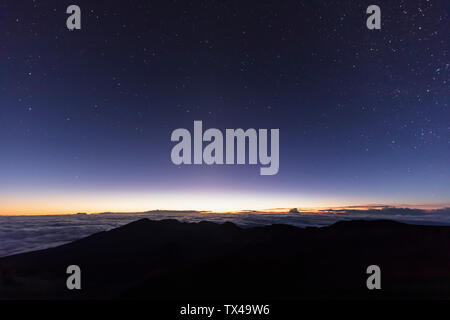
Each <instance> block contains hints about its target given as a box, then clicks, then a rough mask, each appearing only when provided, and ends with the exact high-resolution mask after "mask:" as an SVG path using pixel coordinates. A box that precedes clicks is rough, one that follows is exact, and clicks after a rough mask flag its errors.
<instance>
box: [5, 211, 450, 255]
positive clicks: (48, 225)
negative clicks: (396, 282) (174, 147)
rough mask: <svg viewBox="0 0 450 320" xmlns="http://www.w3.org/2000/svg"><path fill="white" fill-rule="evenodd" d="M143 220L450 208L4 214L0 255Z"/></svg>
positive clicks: (319, 217)
mask: <svg viewBox="0 0 450 320" xmlns="http://www.w3.org/2000/svg"><path fill="white" fill-rule="evenodd" d="M141 218H149V219H154V220H161V219H177V220H180V221H186V222H199V221H202V220H208V221H212V222H218V223H222V222H225V221H231V222H233V223H235V224H237V225H239V226H242V227H251V226H260V225H270V224H278V223H282V224H290V225H294V226H298V227H311V226H312V227H321V226H327V225H330V224H333V223H334V222H337V221H341V220H354V219H367V220H374V219H391V220H397V221H401V222H405V223H410V224H423V225H448V226H450V208H446V209H440V210H433V211H425V210H417V209H414V210H411V209H398V208H384V209H381V210H380V209H371V210H336V211H324V212H322V213H290V214H280V213H277V214H260V213H259V214H258V213H252V212H247V213H239V214H217V213H204V212H166V211H161V212H158V211H154V212H149V213H127V214H119V213H112V214H92V215H84V214H83V215H81V214H78V215H47V216H45V215H43V216H0V257H2V256H8V255H12V254H17V253H22V252H27V251H34V250H40V249H45V248H49V247H55V246H58V245H61V244H64V243H67V242H70V241H74V240H76V239H80V238H82V237H86V236H88V235H91V234H93V233H96V232H100V231H106V230H110V229H113V228H116V227H119V226H121V225H124V224H127V223H129V222H132V221H135V220H138V219H141Z"/></svg>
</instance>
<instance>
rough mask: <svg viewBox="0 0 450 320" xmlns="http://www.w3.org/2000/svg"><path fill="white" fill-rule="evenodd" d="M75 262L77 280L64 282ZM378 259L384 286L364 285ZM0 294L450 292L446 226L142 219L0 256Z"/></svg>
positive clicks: (74, 296)
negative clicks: (72, 286) (78, 285)
mask: <svg viewBox="0 0 450 320" xmlns="http://www.w3.org/2000/svg"><path fill="white" fill-rule="evenodd" d="M72 264H76V265H79V266H80V268H81V270H82V289H81V290H80V291H69V290H67V289H66V278H67V276H68V275H67V274H66V268H67V266H69V265H72ZM372 264H376V265H379V266H380V267H381V272H382V278H381V279H382V280H381V286H382V289H381V290H379V291H374V290H371V291H369V290H368V289H367V288H366V279H367V277H368V275H367V274H366V268H367V266H369V265H372ZM0 278H1V279H0V299H85V298H100V299H105V298H106V299H108V298H123V299H135V298H140V299H142V298H151V299H197V298H198V299H208V300H215V299H224V298H233V299H239V298H246V299H250V298H251V299H311V298H313V299H316V298H337V299H346V298H388V299H389V298H450V227H438V226H418V225H408V224H402V223H398V222H393V221H382V220H379V221H347V222H338V223H336V224H334V225H332V226H329V227H323V228H306V229H300V228H297V227H293V226H288V225H271V226H265V227H254V228H248V229H243V228H240V227H237V226H236V225H234V224H232V223H224V224H216V223H211V222H200V223H182V222H179V221H176V220H162V221H152V220H148V219H141V220H138V221H135V222H132V223H130V224H128V225H125V226H122V227H119V228H116V229H113V230H110V231H107V232H100V233H97V234H94V235H92V236H89V237H86V238H83V239H81V240H78V241H74V242H72V243H69V244H66V245H62V246H58V247H55V248H51V249H46V250H40V251H35V252H30V253H24V254H19V255H14V256H9V257H5V258H1V259H0Z"/></svg>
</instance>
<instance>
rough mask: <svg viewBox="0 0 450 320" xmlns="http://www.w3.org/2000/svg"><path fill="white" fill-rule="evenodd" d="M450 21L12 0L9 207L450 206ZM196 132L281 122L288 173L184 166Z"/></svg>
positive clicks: (5, 75)
mask: <svg viewBox="0 0 450 320" xmlns="http://www.w3.org/2000/svg"><path fill="white" fill-rule="evenodd" d="M71 4H76V5H78V6H80V8H81V16H82V18H81V20H82V21H81V24H82V27H81V30H74V31H69V30H68V29H67V28H66V19H67V17H68V16H69V15H68V14H66V8H67V7H68V6H69V5H71ZM371 4H377V5H379V6H380V8H381V23H382V27H381V30H368V29H367V27H366V19H367V17H368V15H367V14H366V8H367V7H368V6H369V5H371ZM449 14H450V1H448V0H430V1H425V0H423V1H418V0H408V1H376V2H374V1H365V0H358V1H356V0H354V1H300V0H295V1H242V0H241V1H211V0H208V1H181V0H180V1H169V0H165V1H84V0H70V1H65V0H64V1H37V0H36V1H13V0H6V1H2V2H1V3H0V39H1V41H0V46H1V47H0V213H13V214H14V213H56V212H59V213H69V212H77V211H83V212H98V211H114V210H116V211H133V210H150V209H156V208H161V209H199V210H201V209H205V210H209V209H211V210H233V209H263V208H277V207H313V206H342V205H356V204H358V205H364V204H374V203H376V204H390V205H409V206H415V205H435V206H444V205H448V204H449V203H450V165H449V164H450V108H449V104H450V76H449V75H450V52H449V49H450V40H449V35H450V32H449V31H450V23H449V21H450V20H449ZM194 120H202V121H203V127H204V129H207V128H218V129H220V130H222V131H223V132H224V131H225V129H226V128H243V129H247V128H255V129H259V128H266V129H271V128H279V129H280V170H279V172H278V174H277V175H273V176H261V175H260V174H259V167H260V165H241V166H238V165H234V166H230V165H213V166H208V165H190V166H188V165H181V166H176V165H174V164H173V163H172V162H171V159H170V152H171V149H172V147H173V146H174V144H175V143H173V142H171V141H170V135H171V133H172V131H173V130H174V129H176V128H187V129H189V130H190V131H191V132H192V131H193V121H194Z"/></svg>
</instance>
